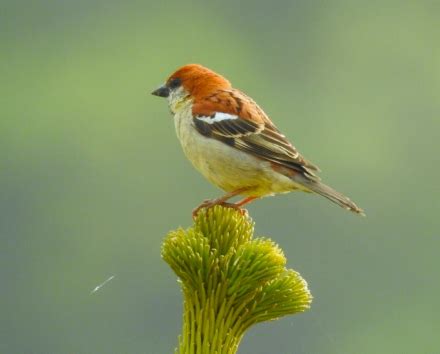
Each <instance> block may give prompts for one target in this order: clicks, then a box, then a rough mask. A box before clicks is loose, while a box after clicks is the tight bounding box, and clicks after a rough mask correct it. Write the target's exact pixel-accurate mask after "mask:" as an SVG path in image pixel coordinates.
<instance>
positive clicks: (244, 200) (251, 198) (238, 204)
mask: <svg viewBox="0 0 440 354" xmlns="http://www.w3.org/2000/svg"><path fill="white" fill-rule="evenodd" d="M255 199H258V197H247V198H244V199H242V200H240V201H239V202H237V203H235V204H234V205H235V206H236V207H238V208H241V207H242V206H243V205H246V204H249V203H250V202H252V201H254V200H255Z"/></svg>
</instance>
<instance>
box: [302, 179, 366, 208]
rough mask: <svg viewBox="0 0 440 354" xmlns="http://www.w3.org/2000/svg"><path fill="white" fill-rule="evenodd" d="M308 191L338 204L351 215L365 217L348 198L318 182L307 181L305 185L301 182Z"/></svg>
mask: <svg viewBox="0 0 440 354" xmlns="http://www.w3.org/2000/svg"><path fill="white" fill-rule="evenodd" d="M302 183H303V184H304V185H305V186H306V187H307V188H308V189H310V190H311V191H312V192H315V193H318V194H320V195H322V196H323V197H326V198H327V199H328V200H331V201H332V202H333V203H336V204H338V205H339V206H340V207H342V208H344V209H346V210H349V211H352V212H353V213H356V214H360V215H362V216H365V213H364V211H363V210H362V209H361V208H359V207H358V206H357V205H356V204H355V203H353V202H352V201H351V200H350V199H349V198H348V197H346V196H345V195H343V194H342V193H339V192H337V191H335V190H334V189H333V188H331V187H329V186H327V185H325V184H324V183H321V182H319V181H310V180H308V181H307V182H306V183H304V181H303V182H302Z"/></svg>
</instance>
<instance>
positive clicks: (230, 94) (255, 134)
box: [193, 90, 319, 180]
mask: <svg viewBox="0 0 440 354" xmlns="http://www.w3.org/2000/svg"><path fill="white" fill-rule="evenodd" d="M193 122H194V126H195V128H196V129H197V130H198V132H199V133H200V134H202V135H204V136H207V137H211V138H214V139H217V140H220V141H222V142H224V143H225V144H228V145H230V146H233V147H234V148H236V149H239V150H242V151H246V152H248V153H250V154H252V155H254V156H257V157H259V158H261V159H263V160H266V161H270V162H272V163H274V164H276V165H280V166H283V167H287V168H289V169H293V170H295V171H298V172H301V173H303V174H305V175H306V176H307V177H308V178H310V179H312V180H319V177H318V176H316V175H315V173H314V171H319V168H318V167H317V166H316V165H314V164H312V163H311V162H309V161H307V160H306V159H304V158H303V157H302V156H301V155H300V153H299V152H298V151H297V150H296V148H295V147H294V146H293V145H292V144H291V143H290V142H289V141H288V140H287V139H286V137H285V136H284V135H283V134H281V132H280V131H279V130H278V129H277V128H276V127H275V125H274V124H273V123H272V122H271V121H270V119H269V118H268V117H267V115H266V114H265V113H264V112H263V110H262V109H261V108H260V107H259V106H258V105H257V104H256V103H255V102H254V101H253V100H252V99H251V98H249V97H248V96H246V95H245V94H243V93H242V92H240V91H238V90H222V91H218V92H217V93H216V94H212V95H210V96H208V97H206V98H204V99H202V100H199V101H198V102H195V103H194V105H193Z"/></svg>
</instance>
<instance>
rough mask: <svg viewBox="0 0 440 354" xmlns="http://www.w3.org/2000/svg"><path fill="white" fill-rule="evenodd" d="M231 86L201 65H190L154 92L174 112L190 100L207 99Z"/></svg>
mask: <svg viewBox="0 0 440 354" xmlns="http://www.w3.org/2000/svg"><path fill="white" fill-rule="evenodd" d="M230 87H231V84H230V82H229V81H228V80H226V79H225V78H224V77H223V76H221V75H219V74H217V73H215V72H214V71H212V70H210V69H208V68H205V67H204V66H202V65H199V64H188V65H185V66H182V67H181V68H180V69H178V70H177V71H175V72H174V73H173V74H172V75H171V76H170V77H169V78H168V80H167V81H166V82H165V84H164V85H162V86H160V87H159V88H158V89H156V90H154V91H153V92H152V94H153V95H155V96H159V97H166V98H167V99H168V102H169V104H170V107H171V109H172V110H173V111H175V108H176V107H177V106H178V105H180V103H182V102H184V101H187V100H188V99H192V100H194V99H197V98H202V97H206V96H208V95H209V94H211V93H213V92H216V91H217V90H221V89H228V88H230Z"/></svg>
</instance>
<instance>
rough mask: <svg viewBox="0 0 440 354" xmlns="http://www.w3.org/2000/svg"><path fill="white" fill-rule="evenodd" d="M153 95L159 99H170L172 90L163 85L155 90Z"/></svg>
mask: <svg viewBox="0 0 440 354" xmlns="http://www.w3.org/2000/svg"><path fill="white" fill-rule="evenodd" d="M151 94H152V95H154V96H159V97H168V96H169V95H170V89H169V88H168V87H166V86H165V85H163V86H161V87H159V88H158V89H156V90H154V91H153V92H151Z"/></svg>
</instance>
